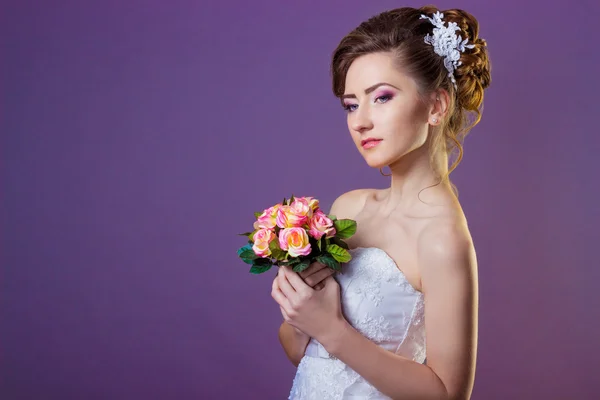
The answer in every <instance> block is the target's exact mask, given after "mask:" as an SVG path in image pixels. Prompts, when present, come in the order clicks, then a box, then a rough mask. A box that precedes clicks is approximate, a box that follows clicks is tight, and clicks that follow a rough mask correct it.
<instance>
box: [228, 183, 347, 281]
mask: <svg viewBox="0 0 600 400" xmlns="http://www.w3.org/2000/svg"><path fill="white" fill-rule="evenodd" d="M254 216H255V217H256V218H257V220H256V221H255V222H254V225H253V227H254V230H253V231H252V232H247V233H240V235H241V236H246V237H248V244H247V245H245V246H244V247H242V248H240V249H239V250H238V251H237V254H238V256H239V257H240V258H241V259H242V260H243V261H244V262H245V263H247V264H251V265H252V267H251V269H250V273H253V274H261V273H263V272H266V271H268V270H269V269H270V268H271V267H272V266H273V265H287V266H290V267H292V269H293V270H294V271H295V272H302V271H304V270H305V269H306V268H308V267H309V266H310V264H312V263H313V262H315V261H318V262H320V263H322V264H324V265H326V266H327V267H329V268H331V269H333V270H335V271H340V270H341V266H340V263H346V262H348V261H350V260H351V259H352V256H351V255H350V253H349V252H348V245H347V244H346V243H345V242H344V241H343V239H348V238H350V237H352V235H354V234H355V233H356V222H355V221H353V220H351V219H337V218H336V217H335V215H327V214H325V213H324V212H323V211H322V210H321V209H320V208H319V201H318V200H317V199H315V198H313V197H296V198H295V197H294V195H292V197H291V198H290V199H285V198H284V199H283V202H281V203H278V204H275V205H274V206H272V207H269V208H267V209H265V210H264V211H263V212H256V213H254Z"/></svg>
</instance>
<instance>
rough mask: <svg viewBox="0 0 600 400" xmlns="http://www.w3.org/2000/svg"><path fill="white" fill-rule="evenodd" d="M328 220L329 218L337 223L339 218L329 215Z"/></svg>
mask: <svg viewBox="0 0 600 400" xmlns="http://www.w3.org/2000/svg"><path fill="white" fill-rule="evenodd" d="M327 218H329V219H330V220H332V221H337V217H336V216H335V215H328V216H327Z"/></svg>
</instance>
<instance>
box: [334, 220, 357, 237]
mask: <svg viewBox="0 0 600 400" xmlns="http://www.w3.org/2000/svg"><path fill="white" fill-rule="evenodd" d="M333 226H334V227H335V231H336V233H335V236H337V237H339V238H340V239H348V238H350V237H352V235H354V234H355V233H356V221H353V220H351V219H338V220H335V221H333Z"/></svg>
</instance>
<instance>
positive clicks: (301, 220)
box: [275, 203, 308, 228]
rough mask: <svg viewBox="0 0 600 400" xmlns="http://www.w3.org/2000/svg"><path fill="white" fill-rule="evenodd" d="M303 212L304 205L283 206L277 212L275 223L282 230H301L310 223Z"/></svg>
mask: <svg viewBox="0 0 600 400" xmlns="http://www.w3.org/2000/svg"><path fill="white" fill-rule="evenodd" d="M292 204H293V203H292ZM303 211H304V210H303V208H302V205H295V206H291V205H290V206H287V205H285V206H281V207H280V208H279V210H277V217H276V218H275V222H276V223H277V226H278V227H280V228H299V227H301V226H303V225H305V224H306V223H307V222H308V217H307V216H306V215H303Z"/></svg>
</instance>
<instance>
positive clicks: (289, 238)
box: [279, 227, 311, 257]
mask: <svg viewBox="0 0 600 400" xmlns="http://www.w3.org/2000/svg"><path fill="white" fill-rule="evenodd" d="M279 247H281V250H284V251H287V252H288V253H289V255H290V256H292V257H298V256H306V255H309V254H310V251H311V247H310V243H309V241H308V235H307V234H306V230H305V229H304V228H297V227H296V228H285V229H282V230H281V231H279Z"/></svg>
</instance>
